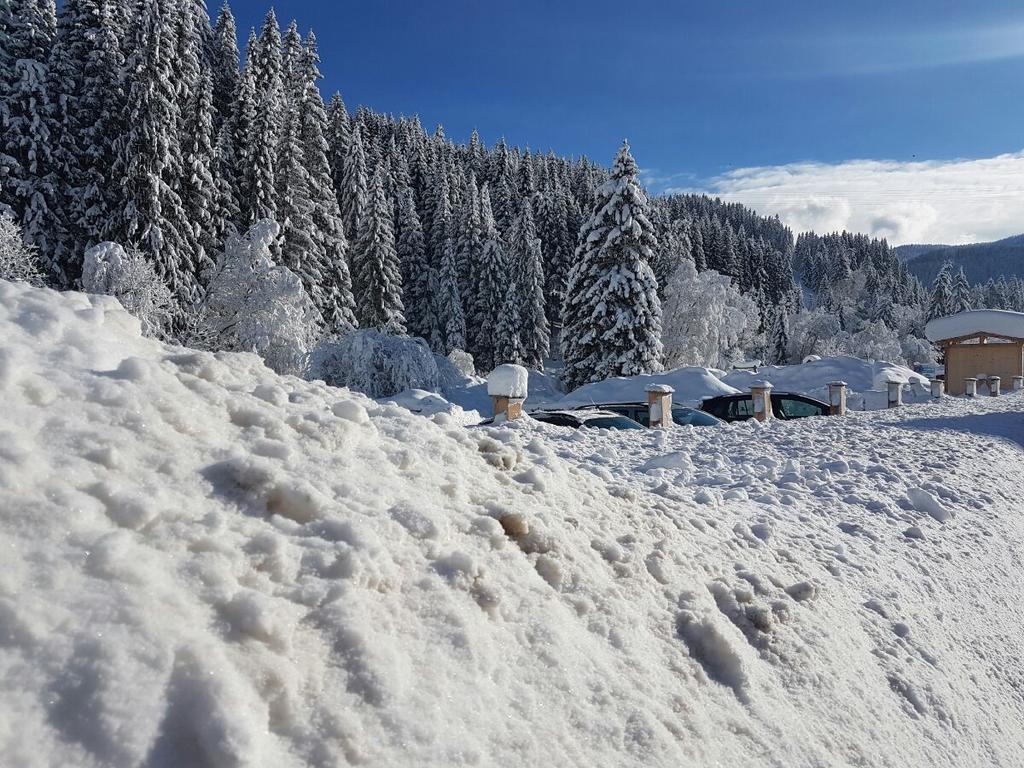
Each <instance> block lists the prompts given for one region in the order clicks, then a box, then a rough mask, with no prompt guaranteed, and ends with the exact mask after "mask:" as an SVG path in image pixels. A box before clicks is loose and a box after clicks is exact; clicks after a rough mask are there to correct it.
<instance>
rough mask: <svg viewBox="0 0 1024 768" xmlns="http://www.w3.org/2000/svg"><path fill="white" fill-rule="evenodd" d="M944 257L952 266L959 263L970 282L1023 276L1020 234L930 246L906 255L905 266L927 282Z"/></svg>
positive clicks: (1023, 245) (1023, 251) (1023, 244)
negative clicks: (1001, 238)
mask: <svg viewBox="0 0 1024 768" xmlns="http://www.w3.org/2000/svg"><path fill="white" fill-rule="evenodd" d="M906 247H916V246H906ZM947 261H949V262H952V263H953V265H954V267H963V270H964V274H965V275H967V280H968V281H969V282H970V283H971V284H972V285H977V284H979V283H985V282H987V281H989V280H998V279H999V278H1001V277H1006V278H1010V277H1024V235H1014V236H1013V237H1007V238H1004V239H1003V240H996V241H995V242H992V243H971V244H970V245H937V246H931V247H930V248H928V249H926V250H924V251H922V252H920V253H917V254H915V255H913V256H911V257H909V258H907V269H909V270H910V271H911V272H912V273H913V274H915V275H916V276H917V277H918V278H919V279H920V280H921V281H922V282H924V283H926V284H930V283H931V282H932V281H933V280H934V279H935V277H936V276H937V275H938V274H939V270H940V269H942V265H943V264H945V263H946V262H947Z"/></svg>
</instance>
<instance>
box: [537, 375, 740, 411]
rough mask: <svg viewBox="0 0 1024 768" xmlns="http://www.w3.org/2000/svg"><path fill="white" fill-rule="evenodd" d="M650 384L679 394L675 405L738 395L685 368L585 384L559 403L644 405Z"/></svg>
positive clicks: (712, 377) (710, 377)
mask: <svg viewBox="0 0 1024 768" xmlns="http://www.w3.org/2000/svg"><path fill="white" fill-rule="evenodd" d="M649 384H668V385H669V386H670V387H672V388H673V389H674V390H675V394H674V395H673V396H672V400H673V402H675V403H684V404H687V405H695V404H697V403H699V402H700V401H701V400H703V399H704V398H706V397H714V396H716V395H732V394H735V393H736V392H738V391H739V390H737V389H736V388H734V387H731V386H729V385H728V384H726V383H724V382H722V381H721V380H720V379H718V378H717V377H716V376H715V374H714V373H713V372H712V371H711V370H710V369H709V368H694V367H684V368H676V369H674V370H671V371H665V372H664V373H650V374H644V375H640V376H617V377H615V378H611V379H605V380H604V381H598V382H594V383H593V384H584V385H583V386H582V387H580V388H578V389H575V390H573V391H572V392H570V393H569V394H568V395H566V396H565V397H563V398H562V399H561V400H559V401H558V403H557V405H558V406H559V407H561V408H577V407H580V406H584V405H592V404H594V403H598V404H601V403H644V402H647V395H646V394H645V392H646V387H647V385H649Z"/></svg>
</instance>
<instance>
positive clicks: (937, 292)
mask: <svg viewBox="0 0 1024 768" xmlns="http://www.w3.org/2000/svg"><path fill="white" fill-rule="evenodd" d="M954 312H955V310H954V309H953V264H952V262H949V261H947V262H946V263H945V264H943V265H942V269H940V270H939V274H937V275H936V276H935V281H934V282H933V283H932V293H931V297H930V298H929V301H928V319H929V320H933V319H935V318H936V317H945V316H946V315H952V314H954Z"/></svg>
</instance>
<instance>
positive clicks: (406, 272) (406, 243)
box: [396, 189, 439, 341]
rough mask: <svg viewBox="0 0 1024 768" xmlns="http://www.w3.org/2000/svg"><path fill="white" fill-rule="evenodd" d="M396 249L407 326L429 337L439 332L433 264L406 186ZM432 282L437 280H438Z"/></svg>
mask: <svg viewBox="0 0 1024 768" xmlns="http://www.w3.org/2000/svg"><path fill="white" fill-rule="evenodd" d="M396 250H397V253H398V261H399V265H400V268H401V273H402V304H403V306H404V307H405V317H406V324H407V329H408V331H409V333H410V334H411V335H413V336H419V337H420V338H423V339H426V340H428V341H429V340H430V339H431V338H433V337H434V336H436V335H437V334H438V331H439V329H438V328H437V315H436V314H435V313H434V302H433V296H432V295H431V293H430V286H431V282H432V281H431V266H430V262H429V261H428V260H427V248H426V244H425V243H424V242H423V229H422V227H421V226H420V217H419V215H418V214H417V213H416V202H415V200H414V199H413V192H412V190H411V189H406V190H405V192H404V193H403V194H402V197H401V198H399V201H398V243H397V245H396ZM433 282H435V283H436V280H434V281H433Z"/></svg>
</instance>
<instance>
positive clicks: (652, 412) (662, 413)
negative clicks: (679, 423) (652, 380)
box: [644, 384, 675, 429]
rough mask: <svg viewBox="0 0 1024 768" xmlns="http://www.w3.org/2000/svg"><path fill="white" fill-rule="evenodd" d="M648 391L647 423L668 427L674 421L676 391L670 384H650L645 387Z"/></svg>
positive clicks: (651, 425) (652, 425) (655, 426)
mask: <svg viewBox="0 0 1024 768" xmlns="http://www.w3.org/2000/svg"><path fill="white" fill-rule="evenodd" d="M644 391H645V392H646V393H647V414H648V416H647V424H648V426H650V427H654V428H659V429H668V428H669V427H671V426H672V425H673V424H675V422H674V421H672V393H673V392H675V390H674V389H672V387H670V386H669V385H668V384H648V385H647V386H646V387H644Z"/></svg>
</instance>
